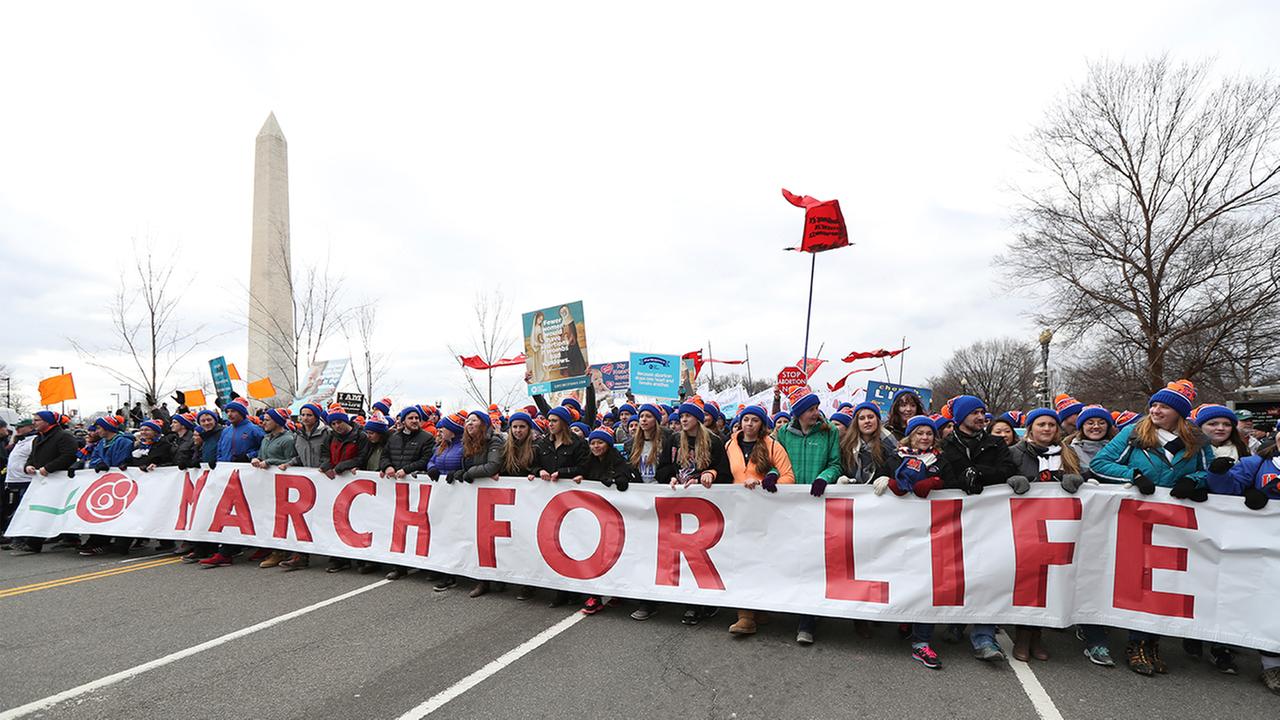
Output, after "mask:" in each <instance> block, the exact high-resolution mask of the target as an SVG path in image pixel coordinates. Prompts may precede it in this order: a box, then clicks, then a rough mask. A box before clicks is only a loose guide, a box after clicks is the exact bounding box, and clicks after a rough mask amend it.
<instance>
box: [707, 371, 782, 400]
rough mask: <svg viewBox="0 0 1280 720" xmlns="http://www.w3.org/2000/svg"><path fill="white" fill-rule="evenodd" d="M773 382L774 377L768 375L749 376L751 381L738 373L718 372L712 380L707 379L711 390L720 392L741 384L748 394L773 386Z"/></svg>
mask: <svg viewBox="0 0 1280 720" xmlns="http://www.w3.org/2000/svg"><path fill="white" fill-rule="evenodd" d="M773 383H774V379H773V378H768V377H763V378H751V381H750V382H747V376H746V375H743V374H740V373H720V374H719V375H716V376H715V379H714V380H711V379H708V380H707V385H708V386H709V387H710V388H711V392H722V391H724V390H728V389H729V388H731V387H733V386H735V385H742V387H744V388H746V390H747V394H748V395H755V394H756V393H759V392H764V391H765V390H767V389H769V388H771V387H773Z"/></svg>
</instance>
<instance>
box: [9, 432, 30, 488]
mask: <svg viewBox="0 0 1280 720" xmlns="http://www.w3.org/2000/svg"><path fill="white" fill-rule="evenodd" d="M35 439H36V438H35V435H28V436H26V437H24V438H19V439H18V442H17V443H15V444H14V446H13V447H12V448H10V449H9V455H8V457H6V458H5V468H6V469H5V474H4V483H5V485H25V484H27V483H29V482H31V479H32V478H31V476H30V475H28V474H27V465H28V464H29V463H28V462H27V461H28V460H30V459H31V444H32V443H34V442H35Z"/></svg>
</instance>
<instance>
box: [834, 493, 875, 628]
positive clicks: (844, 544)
mask: <svg viewBox="0 0 1280 720" xmlns="http://www.w3.org/2000/svg"><path fill="white" fill-rule="evenodd" d="M824 507H825V510H826V516H827V517H826V529H825V532H824V533H823V542H824V544H825V546H826V561H827V597H828V598H829V599H831V600H854V601H857V602H873V603H887V602H889V583H887V582H885V581H883V580H858V579H857V578H856V577H855V576H854V568H853V498H827V500H826V502H825V506H824Z"/></svg>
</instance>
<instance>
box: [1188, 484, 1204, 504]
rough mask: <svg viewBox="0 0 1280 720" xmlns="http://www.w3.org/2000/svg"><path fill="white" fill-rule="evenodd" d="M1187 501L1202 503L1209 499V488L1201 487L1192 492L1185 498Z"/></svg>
mask: <svg viewBox="0 0 1280 720" xmlns="http://www.w3.org/2000/svg"><path fill="white" fill-rule="evenodd" d="M1187 499H1188V500H1190V501H1191V502H1204V501H1205V500H1208V499H1209V488H1207V487H1205V486H1203V485H1201V486H1200V487H1198V488H1196V489H1195V490H1192V491H1191V494H1190V495H1188V496H1187Z"/></svg>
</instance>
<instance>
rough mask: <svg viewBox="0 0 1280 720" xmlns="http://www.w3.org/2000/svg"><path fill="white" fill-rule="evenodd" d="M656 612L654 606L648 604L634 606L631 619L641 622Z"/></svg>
mask: <svg viewBox="0 0 1280 720" xmlns="http://www.w3.org/2000/svg"><path fill="white" fill-rule="evenodd" d="M656 612H657V609H656V608H652V607H650V606H648V605H641V606H640V607H638V608H636V609H635V610H633V611H632V612H631V619H632V620H640V621H641V622H643V621H645V620H648V619H649V618H651V617H653V615H654V613H656Z"/></svg>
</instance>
